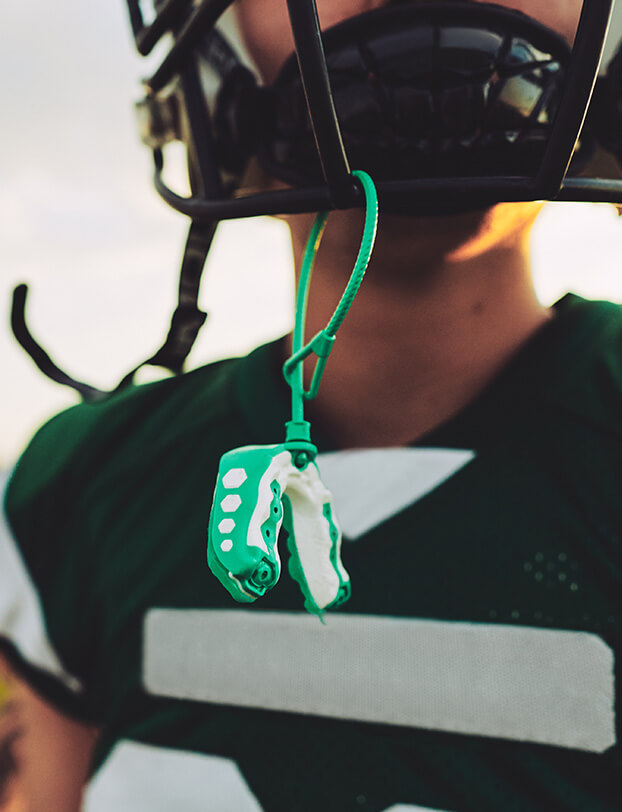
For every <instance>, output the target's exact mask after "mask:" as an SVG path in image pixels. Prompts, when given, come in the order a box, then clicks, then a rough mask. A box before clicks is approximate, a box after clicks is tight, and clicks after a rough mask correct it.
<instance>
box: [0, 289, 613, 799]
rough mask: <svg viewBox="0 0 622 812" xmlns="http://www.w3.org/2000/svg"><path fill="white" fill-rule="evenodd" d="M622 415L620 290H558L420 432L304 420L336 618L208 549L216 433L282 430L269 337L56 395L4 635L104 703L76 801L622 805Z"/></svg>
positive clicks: (62, 697)
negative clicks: (80, 398) (454, 407)
mask: <svg viewBox="0 0 622 812" xmlns="http://www.w3.org/2000/svg"><path fill="white" fill-rule="evenodd" d="M405 370H406V372H407V365H405ZM621 415H622V310H621V309H620V308H619V307H618V306H616V305H612V304H609V303H594V302H586V301H584V300H582V299H579V298H578V297H575V296H567V297H565V298H564V299H563V300H562V301H561V302H560V303H558V305H557V306H556V318H554V319H552V320H551V321H550V322H549V323H548V324H547V325H546V326H545V327H544V328H543V329H542V330H541V331H540V332H539V333H538V334H537V335H535V336H534V337H533V338H532V339H531V340H530V341H529V342H528V343H527V344H526V345H525V346H524V347H523V348H522V349H521V351H519V353H518V354H517V355H516V356H515V358H514V359H513V360H512V361H511V362H510V363H509V364H508V365H507V367H506V368H505V370H504V371H503V372H502V373H501V374H500V375H499V376H498V377H497V378H496V379H495V380H494V381H493V382H492V384H491V385H490V386H488V387H487V388H486V390H485V391H484V392H482V393H481V395H480V396H479V397H478V398H477V399H476V400H475V401H474V402H472V403H471V404H470V405H469V406H467V407H466V408H465V409H464V410H463V411H462V412H461V413H460V414H458V415H457V416H456V417H455V418H453V419H451V420H450V421H449V422H447V423H445V424H444V425H442V426H441V427H439V428H438V429H437V430H435V431H433V432H432V433H430V434H429V435H427V436H426V437H424V438H423V439H422V440H420V441H418V442H417V443H415V444H413V445H412V446H410V447H404V448H387V449H378V448H374V449H350V450H339V449H335V448H332V449H331V447H330V445H329V444H328V443H327V442H325V441H323V440H322V438H321V436H320V434H319V433H318V432H317V431H315V430H314V432H313V436H314V440H315V441H316V443H317V444H318V445H319V446H320V448H321V449H322V453H321V454H320V456H319V457H318V465H319V468H320V471H321V474H322V478H323V480H324V482H325V483H326V485H327V486H328V488H329V489H330V490H331V491H332V493H333V496H334V501H335V506H336V510H337V515H338V517H339V521H340V524H341V527H342V531H343V535H344V543H343V548H342V558H343V562H344V565H345V567H346V569H347V571H348V572H349V574H350V577H351V583H352V595H351V598H350V600H349V601H348V602H347V603H346V604H344V605H343V606H341V607H340V608H339V609H337V610H335V611H331V612H330V613H328V614H327V615H326V617H325V623H324V624H323V623H321V622H320V620H319V619H318V618H316V617H312V616H310V615H308V614H307V613H305V612H304V611H303V608H302V596H301V594H300V591H299V589H298V586H297V584H296V583H294V582H293V581H292V579H291V578H289V577H288V575H287V572H286V567H284V568H283V574H282V576H281V579H280V581H279V583H278V584H277V585H276V587H275V588H274V589H273V590H272V591H271V592H270V593H268V595H266V596H265V597H264V598H262V599H261V600H260V601H258V602H257V603H256V604H254V605H252V606H249V605H248V604H237V603H235V602H234V601H233V599H232V598H231V596H230V595H229V594H228V592H226V590H224V589H223V587H222V586H221V584H220V583H219V582H218V581H217V579H216V578H215V577H214V576H213V575H212V574H211V572H210V571H209V569H208V568H207V565H206V562H205V548H206V529H207V525H208V520H209V513H210V506H211V498H212V493H213V490H214V484H215V479H216V472H217V469H218V462H219V459H220V457H221V455H222V454H224V453H225V452H227V451H229V450H230V449H232V448H235V447H238V446H244V445H251V444H264V443H265V444H271V443H278V442H281V441H282V439H283V431H284V428H283V427H284V423H285V421H286V420H287V419H288V392H287V390H286V388H285V386H284V384H283V382H282V378H281V374H280V369H279V347H278V345H268V346H265V347H261V348H260V349H258V350H256V351H255V352H254V353H252V354H251V355H250V356H248V357H247V358H243V359H233V360H228V361H223V362H221V363H218V364H213V365H210V366H208V367H206V368H203V369H199V370H196V371H193V372H190V373H188V374H186V375H183V376H181V377H178V378H174V379H169V380H166V381H162V382H158V383H155V384H149V385H146V386H139V387H134V388H132V389H130V390H129V391H125V392H123V393H120V394H117V395H114V396H112V397H110V398H108V399H107V400H105V401H102V402H98V403H94V404H83V405H80V406H77V407H75V408H73V409H69V410H68V411H66V412H63V413H61V414H60V415H58V416H57V417H55V418H54V419H52V420H51V421H50V422H49V423H48V424H47V425H45V426H44V427H43V428H42V429H41V430H40V431H39V433H38V434H37V435H36V436H35V438H34V439H33V440H32V442H31V444H30V446H29V447H28V449H27V450H26V452H25V454H24V455H23V457H22V459H21V460H20V461H19V463H18V465H17V467H16V469H15V471H14V473H13V475H12V477H11V479H10V482H9V485H8V489H7V495H6V499H5V508H6V527H5V529H4V532H3V533H2V534H0V634H2V635H4V639H5V643H4V646H5V649H6V650H7V652H9V654H10V655H11V656H12V657H13V659H14V661H15V663H16V665H18V666H19V667H21V668H22V669H23V672H24V673H25V675H26V676H27V677H28V678H29V679H30V680H31V681H32V682H33V684H35V685H36V686H37V687H38V688H39V690H40V691H41V692H42V693H44V695H46V696H48V697H49V699H50V700H51V701H52V702H54V703H57V704H58V705H59V706H61V707H64V708H66V709H68V710H70V711H71V712H72V713H74V714H76V715H78V716H79V717H80V718H83V719H85V720H88V721H95V722H97V723H99V724H100V725H101V727H102V738H101V743H100V747H99V751H98V754H97V762H96V764H95V765H94V770H95V774H94V777H93V780H92V782H91V785H90V789H89V791H88V795H87V801H86V809H87V810H88V811H89V812H104V810H106V811H108V810H111V809H114V810H115V811H118V810H121V811H122V812H125V810H127V812H130V810H131V811H132V812H136V810H149V812H154V811H155V812H157V810H167V812H169V810H170V809H173V808H179V809H183V810H191V811H192V810H210V812H212V810H213V812H258V811H259V810H265V811H266V812H319V810H322V812H354V811H355V810H356V812H360V811H361V810H363V811H364V812H389V810H390V811H391V812H414V811H415V810H421V809H427V810H443V811H444V812H485V811H486V810H490V811H491V812H492V811H493V810H494V812H500V810H503V812H512V811H513V810H516V812H519V811H520V812H523V810H524V811H525V812H526V811H527V810H542V812H550V811H551V810H557V809H559V810H572V811H573V812H586V811H587V810H599V811H602V812H613V810H620V809H622V748H621V745H620V721H619V716H620V714H619V712H618V713H616V707H618V708H619V707H620V704H621V702H620V687H619V686H620V685H621V684H622V680H621V679H620V677H621V675H620V663H622V498H621V496H620V494H621V492H622V422H621ZM282 547H283V548H284V545H282Z"/></svg>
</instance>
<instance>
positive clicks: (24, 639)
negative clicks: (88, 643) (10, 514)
mask: <svg viewBox="0 0 622 812" xmlns="http://www.w3.org/2000/svg"><path fill="white" fill-rule="evenodd" d="M9 479H10V474H9V473H7V472H5V471H2V472H0V499H1V500H2V501H1V504H2V509H1V510H0V636H3V637H6V638H8V639H9V640H10V641H11V642H12V643H13V645H14V646H15V647H16V648H17V650H18V651H19V653H20V655H21V656H22V657H23V658H24V659H25V660H26V661H27V662H29V663H30V664H31V665H34V666H37V667H38V668H42V669H43V670H44V671H47V672H48V673H50V674H52V675H53V676H54V677H56V678H57V679H59V680H60V681H61V682H63V683H64V684H65V685H66V686H67V687H68V688H70V689H71V690H72V691H79V690H81V688H82V686H81V684H80V682H79V680H77V679H76V678H75V677H73V676H72V675H71V674H69V673H67V671H66V670H65V669H64V668H63V666H62V664H61V662H60V660H59V659H58V656H57V655H56V652H55V651H54V649H53V647H52V644H51V642H50V640H49V638H48V636H47V632H46V628H45V621H44V615H43V610H42V607H41V601H40V600H39V595H38V594H37V590H36V588H35V585H34V583H33V581H32V579H31V578H30V575H29V574H28V570H27V569H26V565H25V564H24V561H23V559H22V556H21V553H20V552H19V550H18V547H17V544H16V543H15V539H14V538H13V533H12V532H11V528H10V526H9V522H8V519H7V516H6V510H5V507H4V504H5V496H6V489H7V486H8V483H9Z"/></svg>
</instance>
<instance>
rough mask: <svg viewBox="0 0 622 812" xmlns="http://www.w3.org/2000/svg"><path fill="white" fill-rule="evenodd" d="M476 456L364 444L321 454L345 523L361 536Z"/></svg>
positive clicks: (348, 533) (322, 467)
mask: <svg viewBox="0 0 622 812" xmlns="http://www.w3.org/2000/svg"><path fill="white" fill-rule="evenodd" d="M473 459H475V453H474V452H473V451H463V450H460V449H459V450H456V449H453V448H363V449H355V450H352V451H334V452H330V453H327V454H320V455H319V456H318V458H317V464H318V468H319V469H320V474H321V476H322V481H323V482H324V484H325V485H326V487H327V488H328V490H329V491H331V493H332V494H333V497H334V500H335V506H336V508H337V516H338V519H339V525H340V527H341V530H342V532H343V534H344V536H345V537H346V538H349V539H356V538H358V537H359V536H362V535H363V534H364V533H367V532H368V531H370V530H372V529H373V528H374V527H377V526H378V525H380V524H382V523H383V522H385V521H387V519H390V518H391V516H395V515H396V514H397V513H400V512H401V511H402V510H405V509H406V508H407V507H408V506H409V505H412V504H414V503H415V502H417V501H419V499H423V497H424V496H426V495H427V494H428V493H430V492H431V491H433V490H434V489H435V488H438V487H439V486H440V485H442V484H443V483H444V482H446V481H447V480H448V479H449V478H450V477H452V476H453V475H454V474H456V473H457V472H458V471H460V470H461V469H462V468H464V467H465V466H466V465H468V463H470V462H471V461H472V460H473Z"/></svg>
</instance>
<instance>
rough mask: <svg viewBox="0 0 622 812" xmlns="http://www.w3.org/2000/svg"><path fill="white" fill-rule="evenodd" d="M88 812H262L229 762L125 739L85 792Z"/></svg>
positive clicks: (231, 762) (85, 807)
mask: <svg viewBox="0 0 622 812" xmlns="http://www.w3.org/2000/svg"><path fill="white" fill-rule="evenodd" d="M82 809H83V812H172V810H180V812H208V810H209V811H210V812H261V806H260V805H259V803H258V801H257V799H256V798H255V796H254V795H253V793H252V792H251V790H250V788H249V786H248V784H247V783H246V781H245V780H244V778H243V777H242V774H241V773H240V770H239V768H238V766H237V764H236V763H235V762H234V761H231V760H230V759H228V758H220V757H218V756H206V755H202V754H200V753H191V752H188V751H187V750H173V749H171V748H166V747H154V746H152V745H147V744H140V743H138V742H132V741H128V740H122V741H120V742H119V743H118V744H117V745H116V746H115V748H114V750H113V751H112V753H111V754H110V756H109V757H108V758H107V759H106V761H105V762H104V764H103V766H102V768H101V769H100V770H99V772H98V773H97V774H96V775H95V777H94V778H93V780H92V781H91V783H90V784H89V787H88V789H87V791H86V794H85V798H84V803H83V807H82Z"/></svg>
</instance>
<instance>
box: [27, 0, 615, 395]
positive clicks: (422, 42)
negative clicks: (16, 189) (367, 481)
mask: <svg viewBox="0 0 622 812" xmlns="http://www.w3.org/2000/svg"><path fill="white" fill-rule="evenodd" d="M233 2H234V0H150V1H149V2H148V0H127V6H128V10H129V15H130V21H131V25H132V30H133V34H134V39H135V42H136V47H137V49H138V51H139V52H140V53H141V54H142V55H144V56H148V55H152V56H153V55H155V53H156V52H157V53H162V52H163V53H164V57H163V58H162V59H161V60H160V61H159V63H158V64H157V66H156V68H155V70H153V72H152V73H151V75H150V76H149V77H148V78H147V79H145V80H144V88H145V95H144V98H143V99H142V100H141V101H140V102H139V103H138V104H137V113H138V121H139V126H140V132H141V137H142V139H143V141H144V142H145V143H146V144H147V145H148V146H149V147H150V148H151V149H152V151H153V158H154V183H155V187H156V189H157V191H158V193H159V194H160V196H161V197H162V198H163V199H164V200H165V201H166V202H167V203H168V204H169V205H171V206H172V207H173V208H174V209H176V210H177V211H179V212H182V213H184V214H185V215H187V216H188V217H189V218H190V220H191V225H190V229H189V234H188V240H187V243H186V249H185V253H184V259H183V263H182V269H181V274H180V284H179V299H178V305H177V308H176V310H175V312H174V314H173V318H172V322H171V328H170V330H169V334H168V336H167V339H166V341H165V343H164V345H163V346H162V347H161V348H160V350H158V352H157V353H156V354H155V355H154V356H152V357H151V358H150V359H148V360H147V361H146V362H145V363H149V364H154V365H158V366H163V367H167V368H168V369H170V370H172V371H173V372H179V371H181V369H182V368H183V364H184V361H185V359H186V357H187V355H188V353H189V351H190V349H191V347H192V345H193V343H194V340H195V338H196V336H197V333H198V331H199V329H200V328H201V326H202V324H203V322H204V320H205V314H204V313H202V312H201V310H200V309H199V308H198V304H197V302H198V291H199V284H200V278H201V272H202V269H203V265H204V263H205V259H206V256H207V253H208V251H209V247H210V244H211V240H212V237H213V235H214V232H215V229H216V226H217V224H218V222H219V221H221V220H224V219H230V218H239V217H250V216H255V215H261V214H286V213H296V212H314V211H320V210H330V209H337V208H342V209H343V208H350V207H360V206H362V205H363V200H364V198H363V194H362V190H361V188H360V186H359V184H358V183H357V181H356V179H355V177H354V175H353V174H352V171H351V170H365V171H367V172H368V173H369V174H370V175H371V177H372V178H373V179H374V181H375V183H376V186H377V190H378V198H379V204H380V208H381V210H382V211H385V212H396V213H402V214H418V215H432V216H433V215H439V214H451V213H454V212H459V211H467V210H472V209H479V208H485V207H487V206H490V205H493V204H495V203H499V202H510V201H525V200H574V201H602V202H611V203H619V204H622V173H621V172H620V168H619V162H622V51H621V50H620V47H619V46H620V40H621V37H622V7H621V6H618V7H617V9H614V0H576V4H577V7H576V16H577V20H578V25H577V27H576V32H573V33H574V36H569V35H568V32H564V34H562V33H561V32H557V31H554V30H552V29H551V28H549V27H548V26H547V25H546V15H544V16H540V19H534V18H532V17H529V16H527V15H525V14H523V13H521V12H519V11H516V10H514V9H513V8H508V7H507V6H506V5H497V4H494V3H485V2H479V0H478V2H475V0H389V2H387V3H386V4H383V5H382V6H381V7H380V8H378V9H376V10H373V11H368V12H365V13H363V14H361V15H358V16H356V17H353V18H351V19H349V20H346V21H344V22H341V23H339V24H338V25H335V26H334V27H332V28H329V29H327V30H325V31H323V30H322V29H321V26H320V22H319V17H318V12H317V8H316V3H315V0H287V2H286V3H285V0H284V2H283V11H282V13H283V14H287V15H288V18H289V25H290V26H291V31H292V35H293V41H294V44H295V51H294V52H293V53H292V54H291V55H290V56H289V57H288V58H287V59H286V60H285V62H284V64H283V65H282V67H281V69H280V71H279V73H278V75H277V77H276V79H275V80H274V81H272V82H271V83H270V84H266V83H264V82H263V81H262V79H261V76H260V74H259V71H258V70H257V68H256V66H255V65H254V64H253V60H252V59H251V58H250V56H249V54H248V53H247V52H246V50H245V47H244V43H243V42H242V40H241V38H240V36H239V34H238V32H237V30H236V24H235V19H234V16H233V14H232V8H231V6H232V5H233ZM508 5H510V6H512V5H514V3H513V2H510V3H508ZM534 7H535V8H538V7H539V8H540V9H541V10H542V11H543V12H544V10H545V9H546V7H547V4H535V3H534ZM612 14H613V17H612ZM611 19H612V24H611V27H610V29H608V26H609V23H610V20H611ZM608 30H609V34H608V33H607V32H608ZM603 52H604V58H602V59H601V57H603ZM599 71H600V72H599ZM172 141H181V142H182V143H183V144H184V145H185V148H186V151H187V157H188V177H189V185H190V195H189V196H184V195H182V194H179V193H178V192H175V191H174V190H173V189H171V188H170V187H169V186H168V185H167V184H166V182H165V180H164V159H165V154H166V147H167V145H168V144H169V143H170V142H172ZM25 296H26V289H25V287H23V286H22V287H20V288H19V289H17V291H16V295H15V297H14V307H13V327H14V332H15V334H16V336H17V338H18V340H19V341H20V343H22V345H23V346H24V347H25V348H26V349H27V351H28V352H29V353H30V354H31V356H32V357H33V359H34V360H35V362H36V363H37V364H38V365H39V367H40V368H41V369H42V370H43V371H44V372H46V374H48V375H50V377H53V378H55V379H56V380H58V381H59V382H61V383H65V384H68V385H71V386H74V387H75V388H77V389H78V390H79V391H80V392H81V393H82V395H83V396H84V397H86V398H92V397H98V396H99V394H98V393H97V392H96V391H95V390H92V388H90V387H88V386H87V385H85V384H81V383H79V382H76V381H73V379H71V378H69V376H67V375H66V374H65V373H63V372H62V371H61V370H59V369H58V368H57V367H56V366H55V365H54V364H53V362H52V361H51V359H50V358H49V357H48V356H47V355H46V354H45V352H44V351H43V350H42V348H41V347H39V345H38V344H37V343H36V342H35V341H34V339H33V338H32V336H31V335H30V333H29V331H28V329H27V327H26V324H25V320H24V307H25ZM134 372H135V370H133V371H132V372H130V373H129V374H128V375H127V376H125V378H124V379H123V381H122V382H121V384H120V386H123V385H125V384H127V383H129V382H130V381H131V380H132V379H133V375H134Z"/></svg>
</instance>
